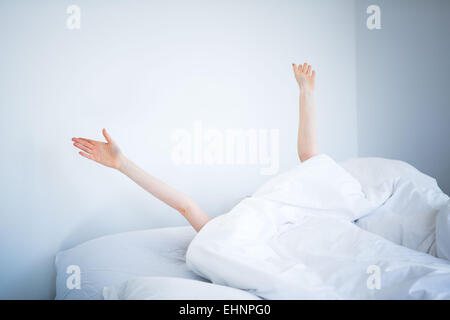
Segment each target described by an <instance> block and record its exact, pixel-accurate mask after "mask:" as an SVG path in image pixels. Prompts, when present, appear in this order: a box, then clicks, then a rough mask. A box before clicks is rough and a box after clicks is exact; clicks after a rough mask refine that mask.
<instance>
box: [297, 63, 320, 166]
mask: <svg viewBox="0 0 450 320" xmlns="http://www.w3.org/2000/svg"><path fill="white" fill-rule="evenodd" d="M292 67H293V69H294V74H295V79H296V80H297V82H298V85H299V87H300V121H299V127H298V138H297V152H298V157H299V158H300V161H302V162H303V161H306V160H308V159H309V158H311V157H313V156H315V155H316V154H317V132H316V117H315V113H314V84H315V78H316V72H315V71H314V70H311V66H310V65H308V64H307V63H306V62H305V63H304V64H303V65H299V66H298V67H297V65H295V64H294V63H293V64H292Z"/></svg>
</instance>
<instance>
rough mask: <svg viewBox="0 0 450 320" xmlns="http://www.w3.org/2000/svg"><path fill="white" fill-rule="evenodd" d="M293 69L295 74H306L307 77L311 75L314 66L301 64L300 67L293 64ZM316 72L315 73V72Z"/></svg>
mask: <svg viewBox="0 0 450 320" xmlns="http://www.w3.org/2000/svg"><path fill="white" fill-rule="evenodd" d="M292 68H293V69H294V72H295V73H299V72H300V73H304V74H306V75H311V70H312V66H311V65H310V64H308V63H306V62H305V63H303V64H300V65H299V66H298V67H297V65H296V64H295V63H293V64H292ZM313 72H314V71H313Z"/></svg>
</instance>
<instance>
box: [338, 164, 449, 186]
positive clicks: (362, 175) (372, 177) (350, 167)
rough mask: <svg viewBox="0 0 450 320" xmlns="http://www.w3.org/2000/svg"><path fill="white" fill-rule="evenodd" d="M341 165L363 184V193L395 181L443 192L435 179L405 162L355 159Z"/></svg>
mask: <svg viewBox="0 0 450 320" xmlns="http://www.w3.org/2000/svg"><path fill="white" fill-rule="evenodd" d="M339 164H340V165H341V166H342V167H343V168H344V169H345V170H347V171H348V172H349V173H351V174H352V176H354V177H355V178H356V179H357V180H358V181H359V183H361V186H362V188H363V191H365V190H367V189H369V188H373V187H377V186H380V185H382V184H383V183H386V182H387V181H389V180H393V179H404V180H409V181H411V182H412V183H413V184H415V185H416V186H419V187H421V188H429V189H435V190H437V191H441V189H439V187H438V185H437V183H436V180H435V179H434V178H432V177H430V176H427V175H426V174H423V173H422V172H420V171H419V170H417V169H416V168H414V167H413V166H412V165H410V164H408V163H406V162H404V161H400V160H391V159H383V158H355V159H350V160H346V161H342V162H340V163H339ZM441 192H442V191H441Z"/></svg>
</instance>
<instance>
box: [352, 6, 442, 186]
mask: <svg viewBox="0 0 450 320" xmlns="http://www.w3.org/2000/svg"><path fill="white" fill-rule="evenodd" d="M374 3H376V4H378V5H379V6H380V9H381V30H372V31H370V30H368V29H367V27H366V16H367V15H366V14H365V12H366V8H367V7H368V6H369V5H371V4H374ZM356 4H357V6H356V12H357V15H356V17H357V20H356V23H357V24H356V33H357V38H356V40H357V43H356V44H357V84H358V85H357V88H358V147H359V155H360V156H378V157H384V158H394V159H401V160H404V161H407V162H409V163H411V164H412V165H414V166H415V167H417V168H418V169H419V170H421V171H423V172H425V173H426V174H428V175H431V176H433V177H436V179H437V182H438V184H439V186H440V187H441V188H442V189H443V191H445V192H446V193H447V194H448V193H450V161H449V159H450V143H449V137H450V126H449V123H450V90H449V84H450V59H449V51H450V36H449V35H450V18H449V16H450V1H448V0H377V1H375V2H374V1H372V0H358V1H356Z"/></svg>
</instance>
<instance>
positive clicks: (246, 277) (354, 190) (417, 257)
mask: <svg viewBox="0 0 450 320" xmlns="http://www.w3.org/2000/svg"><path fill="white" fill-rule="evenodd" d="M395 186H396V182H395V181H387V182H386V183H385V184H383V185H380V186H378V187H377V188H373V189H371V190H368V191H365V192H363V191H362V188H361V185H360V183H359V182H358V181H357V180H356V179H355V178H354V177H353V176H351V175H350V174H349V173H348V172H347V171H345V170H344V169H343V168H342V167H341V166H339V165H338V164H337V163H336V162H334V161H333V160H332V159H331V158H330V157H328V156H326V155H318V156H316V157H313V158H311V159H309V160H308V161H306V162H304V163H302V164H300V165H299V166H297V167H296V168H294V169H292V170H290V171H288V172H286V173H283V174H281V175H279V176H277V177H275V178H273V179H271V180H270V181H269V182H267V183H266V184H264V185H263V186H262V187H261V188H259V189H258V190H257V191H256V192H255V193H254V194H253V196H252V197H250V198H247V199H245V200H243V201H242V202H240V203H239V204H238V205H237V206H236V207H234V208H233V209H232V210H231V211H230V212H228V213H226V214H224V215H221V216H219V217H217V218H215V219H213V220H211V221H210V222H209V223H208V224H207V225H205V226H204V227H203V229H202V230H201V231H200V232H199V233H198V234H197V235H196V237H195V238H194V240H193V241H192V242H191V244H190V246H189V248H188V251H187V255H186V262H187V264H188V267H189V268H190V269H191V270H193V271H194V272H196V273H197V274H198V275H200V276H202V277H205V278H207V279H209V280H210V281H212V282H213V283H216V284H220V285H226V286H230V287H234V288H238V289H243V290H247V291H249V292H250V293H253V294H255V295H257V296H259V297H261V298H264V299H450V263H449V261H447V260H445V259H439V258H436V257H433V256H431V255H429V254H427V253H424V252H419V251H416V250H412V249H410V248H407V247H404V246H401V245H398V244H396V243H394V242H392V241H390V240H388V239H386V238H383V237H381V236H380V235H377V234H374V233H371V232H368V231H366V230H363V229H361V228H360V227H358V226H357V225H355V223H354V221H355V220H358V219H360V218H363V217H366V216H368V215H370V213H371V212H373V211H374V210H375V209H377V208H379V207H381V206H382V205H383V204H385V203H386V202H387V201H392V199H394V200H393V201H397V200H396V199H397V198H396V197H394V196H393V195H394V194H395V190H396V189H395ZM398 199H399V200H398V201H405V199H403V198H398ZM391 205H392V204H391Z"/></svg>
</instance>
